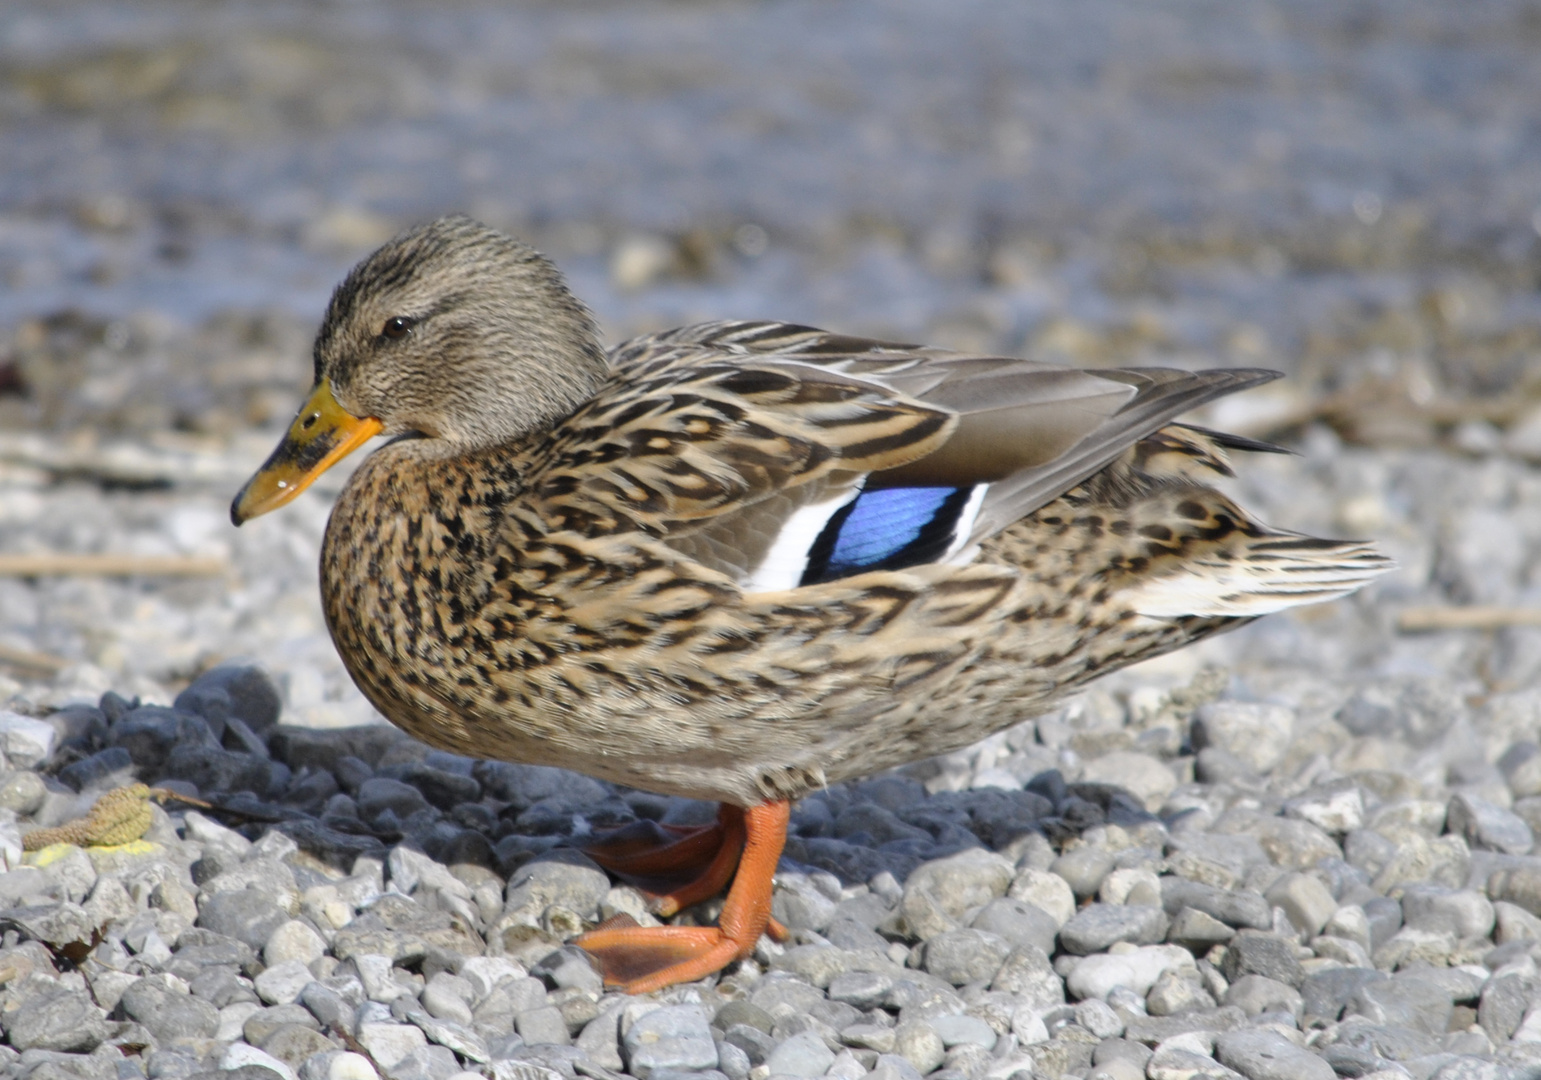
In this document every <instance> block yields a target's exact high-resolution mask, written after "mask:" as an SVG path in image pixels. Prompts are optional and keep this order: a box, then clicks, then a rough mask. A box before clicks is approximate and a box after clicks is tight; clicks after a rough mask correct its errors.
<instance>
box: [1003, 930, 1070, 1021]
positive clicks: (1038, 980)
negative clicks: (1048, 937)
mask: <svg viewBox="0 0 1541 1080" xmlns="http://www.w3.org/2000/svg"><path fill="white" fill-rule="evenodd" d="M990 989H992V990H1001V991H1004V992H1006V993H1008V994H1015V995H1017V996H1018V997H1020V998H1022V1000H1023V1001H1024V1003H1026V1004H1029V1005H1032V1006H1033V1007H1035V1008H1045V1009H1047V1008H1052V1007H1053V1006H1055V1005H1058V1004H1060V1003H1062V1002H1063V1001H1064V1000H1065V983H1064V980H1062V979H1061V978H1060V977H1059V975H1058V974H1057V973H1056V972H1055V970H1054V965H1053V964H1051V963H1050V962H1049V957H1048V955H1047V954H1046V953H1045V952H1044V951H1043V950H1042V949H1040V948H1038V947H1037V946H1035V945H1018V946H1017V947H1016V948H1015V949H1012V950H1011V952H1010V953H1009V954H1008V955H1007V957H1006V959H1005V960H1004V961H1003V962H1002V963H1001V966H1000V970H999V971H997V972H996V973H995V978H994V979H992V980H991V981H990Z"/></svg>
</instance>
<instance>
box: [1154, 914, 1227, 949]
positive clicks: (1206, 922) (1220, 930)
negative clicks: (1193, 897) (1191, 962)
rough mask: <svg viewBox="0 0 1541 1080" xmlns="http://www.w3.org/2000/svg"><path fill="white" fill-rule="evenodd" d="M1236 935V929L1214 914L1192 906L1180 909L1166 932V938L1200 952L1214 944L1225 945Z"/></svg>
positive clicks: (1175, 943)
mask: <svg viewBox="0 0 1541 1080" xmlns="http://www.w3.org/2000/svg"><path fill="white" fill-rule="evenodd" d="M1235 936H1236V931H1235V930H1233V929H1232V928H1231V927H1229V926H1227V925H1226V924H1225V923H1223V922H1221V921H1220V920H1219V919H1217V918H1215V917H1214V916H1213V915H1208V914H1206V913H1204V912H1202V911H1199V910H1198V909H1197V908H1191V907H1185V908H1183V909H1181V910H1180V911H1178V913H1177V916H1176V917H1175V918H1174V919H1173V920H1172V925H1171V926H1170V927H1168V928H1167V932H1166V939H1167V940H1168V941H1170V942H1172V943H1173V944H1174V945H1185V946H1187V947H1188V948H1190V949H1192V950H1193V951H1194V952H1198V953H1203V952H1207V951H1208V950H1209V948H1210V947H1211V946H1214V945H1223V944H1225V943H1226V942H1227V941H1230V940H1231V938H1233V937H1235Z"/></svg>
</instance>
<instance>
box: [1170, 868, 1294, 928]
mask: <svg viewBox="0 0 1541 1080" xmlns="http://www.w3.org/2000/svg"><path fill="white" fill-rule="evenodd" d="M1161 906H1162V907H1163V908H1165V909H1166V911H1167V914H1169V915H1175V914H1177V913H1178V912H1179V911H1181V910H1182V909H1183V908H1185V907H1189V908H1193V909H1194V910H1195V911H1202V912H1203V913H1204V914H1205V915H1208V916H1210V917H1211V918H1214V919H1218V920H1220V921H1221V922H1223V923H1225V924H1226V925H1227V926H1232V927H1235V928H1236V929H1238V930H1241V929H1253V930H1268V929H1271V928H1272V927H1273V912H1272V910H1271V909H1270V907H1269V905H1268V901H1267V900H1265V899H1264V898H1263V896H1262V895H1261V894H1260V893H1256V892H1253V891H1251V890H1247V889H1237V890H1234V891H1231V890H1227V889H1219V888H1215V887H1214V886H1212V885H1207V884H1204V883H1202V882H1198V881H1189V880H1187V879H1186V878H1181V877H1163V878H1162V879H1161Z"/></svg>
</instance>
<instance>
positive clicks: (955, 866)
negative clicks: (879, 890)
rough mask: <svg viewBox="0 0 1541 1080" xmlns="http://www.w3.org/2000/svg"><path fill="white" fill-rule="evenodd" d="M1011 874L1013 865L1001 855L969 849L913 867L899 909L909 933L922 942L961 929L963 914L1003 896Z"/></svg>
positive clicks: (979, 849) (978, 849)
mask: <svg viewBox="0 0 1541 1080" xmlns="http://www.w3.org/2000/svg"><path fill="white" fill-rule="evenodd" d="M1014 876H1015V871H1014V868H1013V867H1012V864H1011V863H1009V862H1007V861H1006V860H1005V859H1004V858H1002V857H1001V856H999V855H996V854H994V853H992V852H988V851H985V850H984V849H983V848H969V849H968V850H966V851H961V852H959V853H958V854H956V855H951V856H949V857H947V858H945V859H936V860H934V861H932V862H927V863H922V864H921V865H920V866H918V867H916V868H915V870H914V872H913V873H911V874H910V876H909V880H908V881H906V882H905V886H904V894H903V896H902V898H901V899H900V901H899V910H900V912H901V913H902V914H903V916H904V920H905V924H906V925H907V926H908V928H909V931H910V933H911V934H913V935H914V936H915V937H917V938H919V939H920V940H922V941H924V940H926V939H928V938H932V937H935V936H936V935H937V934H940V933H943V932H944V931H947V930H958V929H962V923H961V921H960V920H961V919H962V917H963V915H964V913H965V912H966V911H968V910H969V909H970V908H976V907H979V906H981V905H984V904H987V903H989V902H990V901H991V900H994V899H996V898H998V897H1001V896H1004V895H1005V894H1006V889H1007V887H1008V886H1010V884H1011V880H1012V878H1013V877H1014Z"/></svg>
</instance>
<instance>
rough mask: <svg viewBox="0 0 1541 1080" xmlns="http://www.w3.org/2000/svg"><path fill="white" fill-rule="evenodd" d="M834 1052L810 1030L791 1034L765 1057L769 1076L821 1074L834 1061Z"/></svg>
mask: <svg viewBox="0 0 1541 1080" xmlns="http://www.w3.org/2000/svg"><path fill="white" fill-rule="evenodd" d="M834 1060H835V1052H834V1051H833V1050H831V1049H830V1048H829V1047H827V1046H825V1045H824V1040H823V1039H821V1038H819V1036H818V1035H815V1034H814V1033H813V1032H811V1031H805V1032H803V1033H802V1034H801V1035H793V1036H792V1037H791V1038H790V1039H787V1040H786V1041H785V1042H783V1043H782V1044H781V1045H779V1046H777V1047H776V1048H775V1049H774V1050H772V1051H771V1052H770V1054H769V1055H768V1056H767V1057H766V1059H765V1066H766V1068H768V1069H769V1070H770V1075H771V1076H823V1075H824V1071H825V1070H826V1069H828V1068H829V1067H830V1065H832V1064H833V1063H834Z"/></svg>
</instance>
